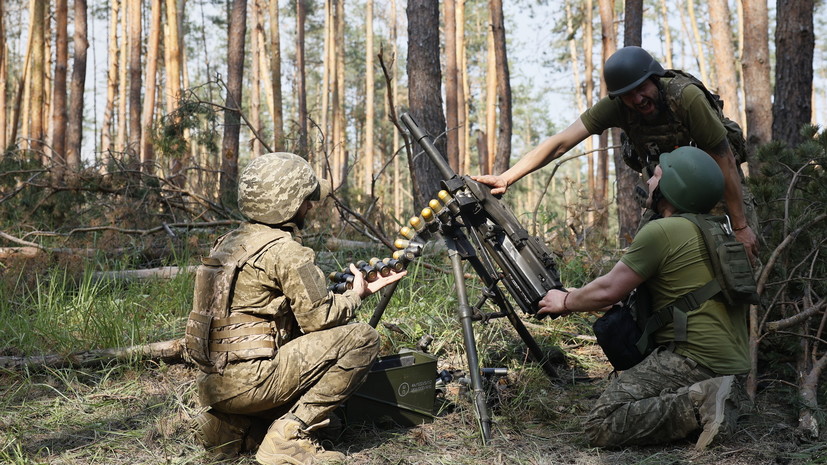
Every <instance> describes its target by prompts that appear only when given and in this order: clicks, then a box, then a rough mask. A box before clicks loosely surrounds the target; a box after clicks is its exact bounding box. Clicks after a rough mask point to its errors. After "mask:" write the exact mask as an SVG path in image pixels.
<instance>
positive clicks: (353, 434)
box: [0, 345, 827, 465]
mask: <svg viewBox="0 0 827 465" xmlns="http://www.w3.org/2000/svg"><path fill="white" fill-rule="evenodd" d="M569 353H570V354H571V355H572V356H574V357H575V358H576V359H577V360H580V361H588V362H589V363H585V364H579V365H577V366H576V367H574V368H567V367H561V368H560V374H561V380H560V381H559V382H556V383H552V382H550V381H549V380H548V379H547V378H545V377H544V376H543V375H541V374H540V372H539V370H537V369H536V368H535V367H532V366H526V367H524V368H522V369H521V368H519V367H518V368H517V369H512V370H511V373H510V374H509V376H508V384H507V385H506V387H505V388H503V389H501V390H500V395H499V396H498V399H499V404H497V405H495V406H494V409H493V412H494V419H495V426H494V433H493V439H492V441H491V442H490V443H489V444H488V445H487V446H483V445H482V444H481V442H480V439H479V433H478V430H477V427H476V423H475V420H474V415H473V413H472V411H471V410H470V408H469V405H468V404H467V403H466V402H465V401H464V399H463V398H453V399H451V400H455V401H456V409H455V410H454V411H453V412H451V413H449V414H446V415H443V416H441V417H439V418H437V419H436V421H434V422H433V423H430V424H424V425H421V426H418V427H411V428H401V427H388V425H377V426H374V425H371V426H360V427H351V428H345V429H344V431H343V432H342V434H341V435H340V436H339V437H338V439H337V440H336V441H335V442H334V443H332V445H333V447H335V448H336V449H337V450H340V451H343V452H346V453H347V455H348V463H349V464H387V465H391V464H393V465H403V464H404V465H415V464H469V465H470V464H490V465H499V464H527V465H528V464H530V465H540V464H583V465H586V464H589V465H591V464H718V463H728V464H729V463H731V464H743V465H758V464H800V463H825V462H827V444H825V443H814V444H799V443H798V442H796V439H795V435H794V434H793V427H792V425H794V424H795V420H796V418H795V416H794V415H792V414H791V412H792V410H791V406H790V405H789V403H788V402H787V400H786V398H785V397H784V391H783V389H782V388H781V387H778V386H775V387H770V388H769V389H766V390H764V391H763V392H762V397H761V399H760V401H759V403H758V407H759V408H758V410H757V412H756V413H755V414H753V415H751V416H750V417H749V418H747V419H746V421H745V422H743V423H742V428H741V430H740V431H739V433H738V434H737V435H736V436H735V437H733V438H731V439H730V440H728V441H727V442H726V443H724V444H722V445H719V446H717V447H715V448H714V449H712V450H710V451H707V452H704V453H697V452H695V451H694V449H693V448H692V443H691V442H689V441H686V442H683V443H676V444H671V445H669V446H666V447H645V448H628V449H623V450H601V449H594V448H590V447H588V446H587V445H586V444H585V441H584V439H583V437H582V434H581V429H580V420H581V419H582V417H583V416H584V415H585V414H586V412H587V411H588V409H589V406H590V404H591V403H592V402H593V400H594V399H595V398H596V397H597V396H598V395H599V393H600V392H601V390H602V388H603V386H604V384H605V375H606V373H607V371H608V367H607V365H606V362H605V360H603V359H602V356H601V354H600V351H599V350H595V348H594V346H591V345H584V346H579V347H572V348H570V350H569ZM195 375H196V373H195V371H194V370H193V369H192V368H190V367H186V366H182V365H175V366H164V365H161V366H158V365H154V364H142V365H137V366H131V367H130V366H112V367H104V368H101V369H96V370H73V369H64V370H46V371H43V372H39V373H13V372H5V373H2V377H0V399H2V401H0V463H3V464H21V465H22V464H41V463H49V464H72V465H91V464H114V465H120V464H124V465H125V464H130V465H132V464H189V463H193V464H195V463H198V464H201V463H213V462H212V461H211V460H210V459H209V457H206V456H205V455H204V453H203V452H202V450H201V449H200V448H199V447H198V446H197V445H196V444H195V441H194V438H193V435H192V432H191V429H190V423H191V420H192V418H193V417H194V416H195V415H197V414H198V412H199V411H200V409H199V407H198V406H197V405H196V399H195V396H194V378H195ZM226 463H237V464H253V463H255V460H254V459H253V457H252V456H251V455H244V456H241V457H239V458H238V459H237V460H234V461H230V462H226Z"/></svg>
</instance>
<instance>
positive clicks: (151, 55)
mask: <svg viewBox="0 0 827 465" xmlns="http://www.w3.org/2000/svg"><path fill="white" fill-rule="evenodd" d="M150 15H151V16H150V22H149V42H148V43H147V53H146V76H145V77H144V82H145V83H146V90H145V91H144V105H143V110H142V111H141V126H143V128H144V131H142V132H141V170H142V171H144V172H146V173H150V174H152V173H154V172H155V151H154V149H153V147H152V138H151V137H150V136H151V133H150V131H149V129H150V128H151V127H152V122H153V120H154V117H155V95H156V91H157V83H158V51H159V50H160V47H161V0H152V1H151V3H150Z"/></svg>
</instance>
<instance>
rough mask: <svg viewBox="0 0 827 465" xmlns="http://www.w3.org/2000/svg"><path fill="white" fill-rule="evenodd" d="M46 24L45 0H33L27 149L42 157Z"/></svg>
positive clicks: (48, 163)
mask: <svg viewBox="0 0 827 465" xmlns="http://www.w3.org/2000/svg"><path fill="white" fill-rule="evenodd" d="M47 23H48V20H47V16H46V0H34V8H33V15H32V17H31V22H30V27H29V31H31V34H32V78H31V83H32V90H31V103H30V109H29V112H28V113H29V115H30V117H31V127H30V130H29V144H30V145H29V148H30V149H31V150H32V151H33V152H35V153H36V154H37V155H41V156H43V148H44V147H45V145H44V142H45V137H44V136H45V133H44V131H43V125H44V116H45V115H44V114H43V106H44V104H45V99H44V96H45V94H46V86H45V80H46V50H45V49H46V42H45V41H46V31H45V25H46V24H47ZM44 160H45V163H44V164H47V166H49V165H51V163H50V162H49V160H48V159H45V156H44Z"/></svg>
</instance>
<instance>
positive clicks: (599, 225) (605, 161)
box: [595, 0, 620, 237]
mask: <svg viewBox="0 0 827 465" xmlns="http://www.w3.org/2000/svg"><path fill="white" fill-rule="evenodd" d="M612 5H613V2H611V1H609V0H599V2H598V7H599V9H600V25H601V34H602V36H603V62H604V63H605V62H606V60H607V59H608V58H609V57H610V56H611V55H612V54H613V53H614V52H615V51H616V50H617V34H616V32H615V27H614V10H613V8H612ZM606 95H608V90H607V88H606V81H605V80H604V79H603V78H602V76H601V79H600V97H601V98H603V97H605V96H606ZM609 134H611V136H612V143H614V144H617V142H618V141H619V140H620V130H619V129H617V128H614V129H610V130H608V131H606V132H604V133H603V134H602V135H601V136H600V149H601V150H600V152H599V157H598V159H597V183H596V184H597V185H596V192H595V194H596V196H595V209H596V212H597V218H596V219H595V226H596V229H597V230H598V231H606V230H608V208H609V205H608V203H609V200H608V199H609V195H608V194H609V152H608V146H609V143H608V136H609ZM614 154H615V155H614V157H615V159H617V158H620V151H619V150H617V149H615V152H614ZM604 237H605V236H604Z"/></svg>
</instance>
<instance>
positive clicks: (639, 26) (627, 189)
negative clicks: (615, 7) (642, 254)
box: [613, 0, 643, 247]
mask: <svg viewBox="0 0 827 465" xmlns="http://www.w3.org/2000/svg"><path fill="white" fill-rule="evenodd" d="M623 17H624V24H625V27H624V29H623V31H624V32H623V45H624V46H630V45H636V46H638V47H640V45H641V36H642V34H643V0H626V9H625V13H624V16H623ZM615 143H619V140H618V139H615ZM613 155H614V156H613V160H614V165H615V177H616V181H617V223H618V244H619V245H620V247H626V246H628V245H629V244H631V243H632V238H633V237H634V235H635V231H637V227H638V224H639V223H640V205H639V204H638V202H637V200H636V199H635V196H634V190H635V185H637V183H638V182H639V181H640V175H639V174H638V173H637V172H635V170H633V169H631V168H629V166H628V165H626V163H624V162H623V156H622V151H621V150H620V149H615V150H614V152H613Z"/></svg>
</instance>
